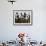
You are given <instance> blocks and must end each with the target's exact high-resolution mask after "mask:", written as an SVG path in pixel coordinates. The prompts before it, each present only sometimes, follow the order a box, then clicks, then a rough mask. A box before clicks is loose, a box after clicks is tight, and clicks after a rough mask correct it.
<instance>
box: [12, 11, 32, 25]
mask: <svg viewBox="0 0 46 46" xmlns="http://www.w3.org/2000/svg"><path fill="white" fill-rule="evenodd" d="M15 11H17V12H18V11H25V12H26V11H30V13H31V24H30V23H29V24H28V23H27V24H26V23H23V24H21V23H18V24H17V23H15V22H14V12H15ZM32 24H33V11H32V10H13V25H32Z"/></svg>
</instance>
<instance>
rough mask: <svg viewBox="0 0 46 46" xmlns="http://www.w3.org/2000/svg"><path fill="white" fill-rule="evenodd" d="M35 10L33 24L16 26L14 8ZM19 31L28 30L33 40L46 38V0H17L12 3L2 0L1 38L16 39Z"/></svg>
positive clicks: (0, 16) (0, 3)
mask: <svg viewBox="0 0 46 46" xmlns="http://www.w3.org/2000/svg"><path fill="white" fill-rule="evenodd" d="M16 9H18V10H21V9H22V10H25V9H26V10H33V25H32V26H14V25H13V10H16ZM19 32H26V33H28V34H30V35H31V38H32V39H33V40H37V41H40V40H43V41H44V40H46V0H17V1H16V3H14V5H12V4H11V3H10V2H8V1H7V0H0V40H11V39H12V40H15V38H16V37H17V34H18V33H19Z"/></svg>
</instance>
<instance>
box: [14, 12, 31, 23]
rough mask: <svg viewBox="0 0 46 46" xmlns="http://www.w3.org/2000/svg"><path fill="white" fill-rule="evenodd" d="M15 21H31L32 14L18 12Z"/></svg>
mask: <svg viewBox="0 0 46 46" xmlns="http://www.w3.org/2000/svg"><path fill="white" fill-rule="evenodd" d="M15 23H30V14H27V13H26V12H24V14H23V13H22V12H21V13H18V12H16V14H15Z"/></svg>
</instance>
